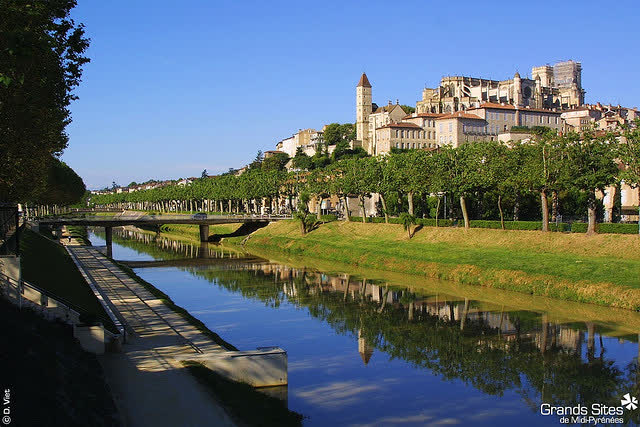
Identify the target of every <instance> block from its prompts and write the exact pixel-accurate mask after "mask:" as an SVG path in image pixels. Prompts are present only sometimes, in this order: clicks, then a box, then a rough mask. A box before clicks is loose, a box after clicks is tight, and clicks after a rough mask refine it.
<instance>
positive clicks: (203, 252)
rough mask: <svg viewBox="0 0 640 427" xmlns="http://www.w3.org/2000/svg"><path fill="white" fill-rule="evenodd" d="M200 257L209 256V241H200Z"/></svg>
mask: <svg viewBox="0 0 640 427" xmlns="http://www.w3.org/2000/svg"><path fill="white" fill-rule="evenodd" d="M198 258H209V243H208V242H200V252H199V255H198Z"/></svg>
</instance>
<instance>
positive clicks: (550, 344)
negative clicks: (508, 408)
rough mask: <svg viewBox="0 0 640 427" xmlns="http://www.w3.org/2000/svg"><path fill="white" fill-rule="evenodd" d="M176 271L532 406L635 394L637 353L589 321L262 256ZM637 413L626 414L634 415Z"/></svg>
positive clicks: (180, 252) (153, 250) (130, 236)
mask: <svg viewBox="0 0 640 427" xmlns="http://www.w3.org/2000/svg"><path fill="white" fill-rule="evenodd" d="M114 241H115V242H117V243H119V244H121V245H123V246H126V247H130V248H132V249H135V250H136V251H139V252H143V253H147V254H149V255H151V256H153V257H154V258H156V259H174V258H175V257H180V256H182V257H194V258H195V257H201V255H202V251H203V250H207V251H211V252H210V253H209V255H213V257H234V256H235V257H237V256H238V255H237V254H234V253H233V252H225V251H223V250H221V249H219V248H217V247H210V248H207V247H204V248H203V247H202V246H198V245H193V244H189V243H185V242H177V241H174V240H170V239H166V238H161V237H159V236H152V235H149V234H146V233H136V232H132V231H131V230H128V231H124V232H123V231H115V232H114ZM180 269H182V270H186V271H189V272H190V273H191V274H193V275H197V276H200V277H203V278H205V279H206V280H208V281H209V282H211V283H215V284H216V285H218V286H221V287H224V288H225V289H227V290H229V291H232V292H234V293H238V294H241V295H242V296H243V297H244V298H249V299H253V300H259V301H261V302H263V303H264V304H265V305H267V306H269V307H274V308H277V307H278V306H280V304H281V303H282V302H283V301H288V302H290V303H292V304H295V305H296V306H298V307H304V308H306V310H307V311H308V312H309V314H310V315H311V316H313V317H316V318H318V319H321V320H323V321H325V322H326V323H327V324H329V325H330V326H331V328H332V329H333V330H334V331H335V332H336V333H338V334H349V335H351V336H353V337H354V338H356V339H357V341H358V350H359V353H360V356H361V357H362V359H363V362H364V363H368V361H369V359H370V358H371V357H372V355H373V353H374V349H375V350H376V351H380V352H384V353H386V354H387V355H389V356H390V357H391V358H399V359H402V360H404V361H407V362H409V363H411V364H412V365H414V366H415V367H417V368H420V369H428V370H429V371H431V372H433V373H436V374H438V375H440V376H441V377H442V378H444V379H446V380H454V379H459V380H462V381H464V382H465V383H467V384H471V385H473V387H475V388H477V389H478V390H481V391H482V392H484V393H487V394H491V395H498V396H501V395H502V394H503V393H505V391H507V390H515V391H516V392H518V393H519V394H520V395H521V396H522V398H523V400H524V401H525V402H526V403H527V404H528V405H529V406H530V407H531V409H532V410H533V411H536V412H537V411H538V410H539V407H540V404H541V403H550V404H552V405H561V406H574V405H577V404H581V405H583V406H589V407H590V406H591V404H592V403H601V404H607V405H610V406H619V405H620V397H621V396H622V395H624V394H626V393H631V395H633V396H639V395H640V385H639V384H640V367H639V366H638V363H637V359H635V360H634V361H633V362H632V363H629V364H628V365H627V366H624V367H620V366H617V365H616V363H615V360H614V359H613V358H608V357H607V351H606V348H605V346H604V344H603V341H602V332H600V334H598V333H597V331H596V330H597V329H598V326H597V325H596V324H594V323H593V322H585V323H582V324H580V323H572V324H559V323H557V322H550V321H549V320H548V315H547V314H546V313H537V312H533V311H522V310H514V309H509V307H508V306H507V305H502V304H500V305H498V304H487V303H486V302H481V301H475V300H470V299H468V298H464V297H459V296H455V295H448V294H446V293H420V292H416V291H412V290H409V289H408V288H404V289H403V288H402V287H397V286H391V285H389V284H386V283H380V282H376V281H373V280H367V279H365V278H357V277H352V276H349V275H346V274H341V275H328V274H324V273H321V272H316V271H310V270H307V269H296V268H292V267H288V266H286V265H282V264H275V263H269V262H266V261H265V262H256V263H247V264H241V265H238V264H234V265H232V266H228V267H225V266H219V265H217V266H216V267H215V268H202V266H198V267H180ZM625 338H626V339H627V340H633V341H637V339H638V337H637V336H634V337H625ZM583 350H584V351H583ZM639 412H640V411H625V417H627V420H628V421H631V422H634V423H638V421H639V420H640V416H639V415H638V413H639Z"/></svg>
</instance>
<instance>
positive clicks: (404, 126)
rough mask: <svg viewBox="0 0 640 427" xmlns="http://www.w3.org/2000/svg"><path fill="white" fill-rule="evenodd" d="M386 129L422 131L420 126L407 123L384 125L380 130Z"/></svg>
mask: <svg viewBox="0 0 640 427" xmlns="http://www.w3.org/2000/svg"><path fill="white" fill-rule="evenodd" d="M384 128H411V129H422V128H421V127H420V126H418V125H417V124H415V123H407V122H400V123H389V124H388V125H384V126H381V127H379V128H378V129H384Z"/></svg>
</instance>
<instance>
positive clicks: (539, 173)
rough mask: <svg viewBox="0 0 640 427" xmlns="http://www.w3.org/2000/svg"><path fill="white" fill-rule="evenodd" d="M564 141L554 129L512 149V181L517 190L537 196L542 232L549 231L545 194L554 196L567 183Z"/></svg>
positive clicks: (565, 141)
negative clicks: (513, 176)
mask: <svg viewBox="0 0 640 427" xmlns="http://www.w3.org/2000/svg"><path fill="white" fill-rule="evenodd" d="M574 136H575V135H574ZM567 142H568V139H567V138H565V137H563V136H561V135H558V134H557V133H556V131H555V130H552V129H545V130H543V131H541V132H539V133H538V134H537V136H536V137H535V138H534V140H533V141H532V142H529V143H524V144H518V145H516V147H515V152H516V153H515V154H514V155H515V156H518V157H520V159H519V160H517V161H518V162H520V164H519V166H518V169H517V170H516V176H515V180H516V181H517V183H518V186H519V187H521V188H525V189H527V190H529V191H533V192H538V193H539V194H540V206H541V212H542V231H545V232H546V231H549V203H548V196H549V192H550V191H551V192H554V193H557V192H558V191H560V190H561V189H562V188H563V187H565V186H566V184H567V182H566V179H565V178H566V177H567V170H568V169H567V151H566V148H567V147H566V144H567ZM563 177H564V178H563Z"/></svg>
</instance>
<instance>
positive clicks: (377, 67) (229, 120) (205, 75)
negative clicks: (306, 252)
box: [63, 0, 640, 188]
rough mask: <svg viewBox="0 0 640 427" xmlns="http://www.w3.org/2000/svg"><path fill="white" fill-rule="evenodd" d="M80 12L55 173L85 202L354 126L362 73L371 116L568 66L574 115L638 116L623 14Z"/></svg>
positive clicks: (559, 8) (381, 6)
mask: <svg viewBox="0 0 640 427" xmlns="http://www.w3.org/2000/svg"><path fill="white" fill-rule="evenodd" d="M78 3H79V4H78V7H77V8H76V9H75V10H74V14H73V15H74V18H75V19H76V21H77V22H82V23H84V24H85V26H86V31H87V35H88V36H89V37H90V38H91V47H90V48H89V51H88V56H89V57H90V58H91V63H90V64H87V66H86V67H85V71H84V76H83V82H82V84H81V86H80V87H79V88H78V89H77V90H76V93H77V95H78V96H79V97H80V99H79V100H78V101H75V102H74V104H73V105H72V108H71V109H72V113H73V123H72V124H71V125H70V126H69V127H68V129H67V130H68V133H69V136H70V142H69V147H68V148H67V150H66V151H65V154H64V155H63V160H65V161H66V162H67V163H68V164H69V165H70V166H71V167H73V168H74V169H75V170H76V171H77V172H78V173H79V174H80V175H81V176H82V177H83V179H84V180H85V183H86V184H87V186H88V187H89V188H101V187H104V186H107V185H110V184H111V182H112V181H114V180H115V181H116V182H117V183H119V184H122V185H126V184H128V183H129V182H131V181H144V180H146V179H150V178H156V179H161V178H179V177H185V176H199V175H200V173H201V172H202V170H203V169H207V171H208V172H209V173H210V174H212V173H219V172H223V171H226V170H227V169H228V168H230V167H240V166H242V165H243V164H246V163H248V162H249V161H250V160H251V159H253V157H254V156H255V153H256V152H257V150H259V149H261V150H263V151H265V150H271V149H274V146H275V143H276V142H277V141H279V140H281V139H283V138H285V137H288V136H290V135H291V134H293V133H294V132H296V131H297V130H298V129H301V128H308V127H312V128H320V127H322V125H323V124H326V123H332V122H341V123H342V122H353V121H354V120H355V85H356V84H357V82H358V79H359V77H360V74H361V73H362V71H366V73H367V75H368V76H369V79H370V81H371V83H372V85H373V100H374V102H377V103H378V104H382V103H385V102H387V101H388V100H390V99H391V100H393V101H394V102H395V100H396V99H399V100H400V103H403V104H409V105H415V102H416V101H417V100H419V99H420V97H421V91H422V88H423V87H424V86H425V84H426V85H427V86H428V87H436V86H437V85H438V83H439V81H440V78H441V77H442V76H443V75H456V74H464V75H473V76H477V77H485V78H493V79H506V78H510V77H511V76H513V74H514V73H515V71H519V72H520V74H522V76H523V77H524V76H525V75H528V74H530V73H531V67H532V66H536V65H543V64H546V63H554V62H556V61H559V60H566V59H574V60H578V61H581V62H582V66H583V73H582V82H583V87H584V88H585V89H586V90H587V102H589V103H591V102H597V101H600V102H603V103H604V102H607V103H608V102H611V103H615V104H618V103H619V104H622V105H624V106H631V107H633V106H640V85H639V84H638V76H640V74H639V73H638V68H639V66H640V58H638V56H637V49H638V45H639V43H640V32H639V31H638V30H637V25H638V18H640V12H639V8H638V6H637V3H636V2H634V1H626V0H623V1H617V2H615V3H611V4H607V3H603V2H597V3H596V2H593V3H592V2H577V1H576V2H569V1H565V2H558V1H556V2H544V1H540V2H512V1H511V2H486V3H482V2H477V1H473V2H466V1H456V2H427V1H422V2H420V1H415V2H413V1H403V2H397V3H396V2H377V1H370V2H360V1H349V2H347V1H342V2H338V1H336V2H332V1H324V2H280V1H273V2H265V1H261V2H257V1H256V2H254V1H243V2H229V1H224V2H223V1H212V0H189V1H186V2H175V1H164V0H154V1H147V0H138V1H133V2H132V1H118V0H115V1H114V0H112V1H109V2H104V1H93V0H79V1H78ZM591 4H593V6H591Z"/></svg>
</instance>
